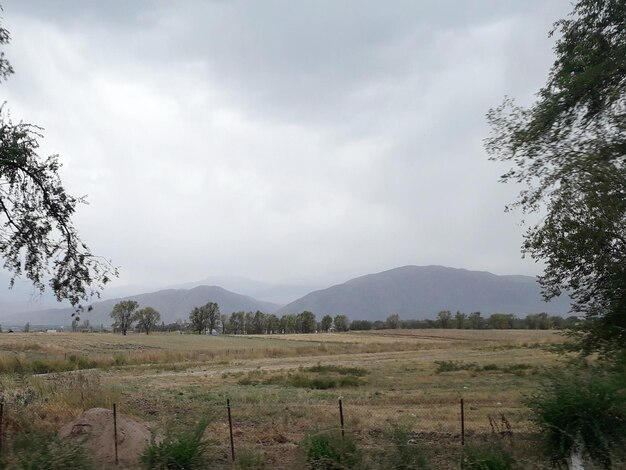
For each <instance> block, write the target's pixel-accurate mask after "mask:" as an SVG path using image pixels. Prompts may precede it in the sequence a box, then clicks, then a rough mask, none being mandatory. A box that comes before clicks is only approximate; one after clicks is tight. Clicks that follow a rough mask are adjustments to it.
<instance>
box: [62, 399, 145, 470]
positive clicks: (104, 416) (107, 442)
mask: <svg viewBox="0 0 626 470" xmlns="http://www.w3.org/2000/svg"><path fill="white" fill-rule="evenodd" d="M114 435H115V434H114V429H113V411H111V410H108V409H106V408H91V409H89V410H87V411H85V412H84V413H83V414H82V415H81V416H80V417H78V418H77V419H75V420H74V421H72V422H70V423H68V424H66V425H65V426H63V427H62V428H61V429H60V430H59V438H61V439H68V440H75V441H78V442H81V443H82V445H84V446H85V448H86V450H87V452H88V455H89V456H90V457H91V458H92V459H93V460H94V461H95V462H97V463H98V464H101V465H102V468H108V467H109V466H113V465H115V440H114ZM149 442H150V431H149V430H148V428H147V427H146V426H145V425H144V424H142V423H140V422H138V421H135V420H133V419H130V418H128V417H126V416H123V415H121V414H119V413H118V415H117V451H118V459H119V465H120V466H121V467H122V468H128V467H131V466H135V465H137V464H138V463H139V461H140V458H141V454H142V453H143V451H144V449H145V447H146V446H147V445H148V443H149Z"/></svg>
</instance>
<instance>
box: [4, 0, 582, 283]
mask: <svg viewBox="0 0 626 470" xmlns="http://www.w3.org/2000/svg"><path fill="white" fill-rule="evenodd" d="M3 3H4V26H5V27H6V28H7V29H9V30H10V32H11V34H12V43H11V45H10V46H9V47H7V48H6V52H7V54H8V56H9V58H10V60H11V61H12V63H13V65H14V68H15V69H16V74H15V75H14V76H13V77H12V78H11V79H10V80H9V81H8V82H7V83H6V84H3V85H2V88H1V90H2V92H3V99H6V100H7V102H8V107H9V108H10V109H11V111H12V114H13V116H14V118H16V119H24V120H25V121H28V122H33V123H37V124H39V125H41V126H43V127H44V128H45V136H46V137H45V140H44V141H43V142H42V153H43V154H49V153H58V154H60V155H61V159H62V161H63V162H64V168H63V170H62V171H63V178H64V180H65V182H66V185H67V186H68V188H69V189H70V190H71V191H72V192H73V193H75V194H88V199H89V201H90V205H89V206H86V207H83V208H81V210H80V213H79V214H78V219H77V221H78V224H79V227H80V229H81V231H82V233H83V235H84V238H85V239H86V240H87V241H88V242H89V244H90V245H91V247H92V248H93V249H94V251H96V252H98V253H101V254H103V255H105V256H107V257H110V258H111V259H113V261H114V263H115V264H117V265H119V266H120V267H121V278H120V279H119V280H118V281H117V283H118V284H129V283H147V284H149V283H153V284H167V283H178V282H184V281H188V280H193V279H199V278H202V277H206V276H209V275H242V276H247V277H251V278H256V279H261V280H265V281H269V282H285V281H287V282H309V281H312V282H322V283H326V282H336V281H338V280H343V279H346V278H348V277H352V276H355V275H360V274H364V273H367V272H374V271H380V270H383V269H388V268H392V267H395V266H400V265H406V264H421V265H424V264H442V265H449V266H456V267H466V268H470V269H484V270H489V271H492V272H495V273H523V274H534V273H536V272H537V270H538V267H537V266H536V265H534V264H533V263H532V262H531V261H528V260H525V261H524V260H521V259H520V253H519V246H520V243H521V234H522V228H520V227H519V226H518V220H519V215H517V216H516V215H511V214H504V213H503V206H504V204H505V203H507V202H509V201H510V200H511V199H512V198H513V197H514V195H515V193H516V189H515V188H513V187H506V186H504V185H501V184H499V183H498V182H497V180H498V176H499V175H500V174H501V173H502V172H503V170H504V168H503V167H501V166H499V165H497V164H495V163H490V162H488V161H487V157H486V154H485V152H484V150H483V147H482V140H483V139H484V138H485V137H486V136H487V134H488V132H489V130H488V128H487V126H486V123H485V119H484V115H485V113H486V111H487V110H488V109H489V108H490V107H494V106H497V105H498V104H499V103H500V102H501V100H502V98H503V96H504V95H510V96H515V97H516V98H518V101H519V102H522V103H529V102H530V101H531V100H532V97H533V94H534V93H535V92H536V91H537V90H538V89H539V88H540V87H541V86H542V85H543V83H544V82H545V78H546V75H547V71H548V69H549V67H550V65H551V63H552V61H553V57H552V51H551V47H552V44H553V40H552V39H549V38H548V37H547V33H548V31H549V29H550V27H551V24H552V22H553V21H555V20H557V19H558V18H562V17H564V16H565V15H566V14H567V13H568V11H569V9H570V6H569V2H568V1H565V0H563V1H561V0H559V1H554V2H544V1H540V0H532V1H527V2H518V1H512V0H511V1H496V0H493V1H476V2H452V1H449V2H448V1H444V2H415V1H398V2H392V3H391V4H390V3H388V2H374V1H371V2H370V1H362V0H361V1H340V2H337V1H330V0H329V1H315V2H314V1H307V2H289V1H286V0H283V1H267V2H246V1H238V2H237V1H235V2H222V1H213V2H206V1H186V2H125V1H121V0H120V1H115V2H98V1H90V2H86V1H78V0H75V1H71V2H62V3H55V4H54V5H53V4H52V3H51V2H46V1H41V2H37V1H32V2H23V1H19V0H5V1H4V2H3Z"/></svg>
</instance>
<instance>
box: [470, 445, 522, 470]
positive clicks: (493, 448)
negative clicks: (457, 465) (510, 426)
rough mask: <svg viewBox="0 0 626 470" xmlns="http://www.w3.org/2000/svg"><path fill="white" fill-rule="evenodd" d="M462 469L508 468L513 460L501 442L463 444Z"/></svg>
mask: <svg viewBox="0 0 626 470" xmlns="http://www.w3.org/2000/svg"><path fill="white" fill-rule="evenodd" d="M464 452H465V456H464V459H463V464H462V466H461V468H463V470H510V469H511V468H513V465H514V463H515V461H514V460H513V457H512V456H511V454H510V453H509V452H507V451H506V449H505V448H504V446H503V445H502V444H491V445H487V446H465V448H464Z"/></svg>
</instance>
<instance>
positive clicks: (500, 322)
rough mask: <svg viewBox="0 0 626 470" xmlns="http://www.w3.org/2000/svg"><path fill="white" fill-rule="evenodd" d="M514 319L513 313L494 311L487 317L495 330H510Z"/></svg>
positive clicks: (490, 325) (490, 326) (488, 322)
mask: <svg viewBox="0 0 626 470" xmlns="http://www.w3.org/2000/svg"><path fill="white" fill-rule="evenodd" d="M514 319H515V317H514V316H513V314H511V313H494V314H493V315H491V316H490V317H489V318H488V319H487V324H488V325H489V328H493V329H494V330H510V329H511V328H513V320H514Z"/></svg>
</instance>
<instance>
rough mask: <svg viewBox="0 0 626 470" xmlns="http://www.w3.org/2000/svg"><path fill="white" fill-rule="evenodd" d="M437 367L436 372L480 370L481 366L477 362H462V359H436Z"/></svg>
mask: <svg viewBox="0 0 626 470" xmlns="http://www.w3.org/2000/svg"><path fill="white" fill-rule="evenodd" d="M435 364H437V369H436V370H435V372H436V373H437V374H440V373H442V372H456V371H459V370H472V371H476V370H480V366H479V365H478V364H476V363H475V362H460V361H435Z"/></svg>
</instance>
